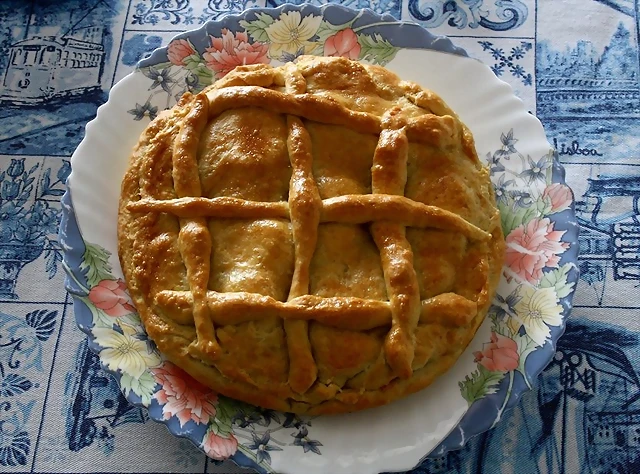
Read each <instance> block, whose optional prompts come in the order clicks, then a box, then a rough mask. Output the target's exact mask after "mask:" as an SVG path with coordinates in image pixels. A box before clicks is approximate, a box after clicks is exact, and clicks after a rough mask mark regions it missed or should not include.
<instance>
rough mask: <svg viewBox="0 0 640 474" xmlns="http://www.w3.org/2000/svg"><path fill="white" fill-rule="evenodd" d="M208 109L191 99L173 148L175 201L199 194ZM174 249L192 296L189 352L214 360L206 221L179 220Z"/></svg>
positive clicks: (199, 100)
mask: <svg viewBox="0 0 640 474" xmlns="http://www.w3.org/2000/svg"><path fill="white" fill-rule="evenodd" d="M208 108H209V104H208V102H207V101H206V100H205V98H204V97H202V96H197V97H196V98H195V100H194V104H193V108H192V110H191V112H190V113H189V115H187V117H186V118H185V120H184V123H183V125H182V128H181V129H180V133H179V134H178V137H177V139H176V141H175V144H174V147H173V186H174V189H175V192H176V195H177V196H178V197H179V198H184V197H200V196H201V193H202V190H201V186H200V176H199V175H198V163H197V161H196V160H197V158H196V157H197V151H198V144H199V141H200V135H201V134H202V130H203V129H204V127H205V125H206V124H207V119H208ZM178 245H179V249H180V253H181V254H182V258H183V259H184V264H185V267H186V269H187V278H188V281H189V286H190V289H191V294H192V295H193V319H194V322H195V327H196V333H197V340H196V341H194V343H193V344H192V349H193V350H194V351H195V352H196V353H204V354H206V355H208V356H210V357H212V358H214V359H215V357H216V355H217V353H218V352H219V351H220V347H219V345H218V342H217V340H216V334H215V329H214V327H213V324H212V322H211V317H210V315H209V306H208V305H207V302H206V295H207V289H208V288H207V285H208V282H209V271H210V269H211V235H210V234H209V229H208V227H207V221H206V219H204V218H202V217H193V218H181V219H180V234H179V236H178Z"/></svg>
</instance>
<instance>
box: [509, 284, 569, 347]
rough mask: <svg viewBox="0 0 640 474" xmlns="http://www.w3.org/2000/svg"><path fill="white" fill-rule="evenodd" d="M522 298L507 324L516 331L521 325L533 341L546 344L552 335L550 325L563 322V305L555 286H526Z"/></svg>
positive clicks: (557, 324)
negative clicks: (560, 303) (559, 301)
mask: <svg viewBox="0 0 640 474" xmlns="http://www.w3.org/2000/svg"><path fill="white" fill-rule="evenodd" d="M521 296H522V299H521V300H520V301H519V302H518V303H517V304H516V305H515V310H516V314H515V315H511V317H510V318H509V319H508V322H507V324H508V325H509V327H510V328H511V330H512V331H513V332H514V334H515V333H517V332H518V330H519V329H520V327H521V326H524V329H525V331H526V333H527V335H529V337H530V338H531V339H533V341H534V342H535V343H536V344H537V345H539V346H542V345H544V343H545V341H546V340H547V339H548V338H549V336H550V335H551V330H550V329H549V326H559V325H560V324H561V323H562V306H560V305H559V304H558V296H557V295H556V292H555V289H554V288H534V287H525V288H524V290H523V293H522V295H521Z"/></svg>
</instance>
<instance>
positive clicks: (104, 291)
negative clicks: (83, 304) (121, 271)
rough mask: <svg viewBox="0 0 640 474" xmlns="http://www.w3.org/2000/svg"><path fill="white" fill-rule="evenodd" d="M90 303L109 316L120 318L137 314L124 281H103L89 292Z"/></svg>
mask: <svg viewBox="0 0 640 474" xmlns="http://www.w3.org/2000/svg"><path fill="white" fill-rule="evenodd" d="M89 301H91V302H92V303H93V304H94V306H95V307H96V308H98V309H101V310H102V311H104V312H105V313H107V315H109V316H111V317H114V318H119V317H120V316H126V315H127V314H131V313H133V312H135V310H136V309H135V308H134V307H133V306H132V305H131V300H130V299H129V295H128V294H127V286H126V285H125V284H124V282H123V281H122V280H102V281H101V282H100V283H98V284H97V285H96V286H94V287H93V288H91V290H90V291H89Z"/></svg>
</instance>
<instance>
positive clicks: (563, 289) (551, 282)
mask: <svg viewBox="0 0 640 474" xmlns="http://www.w3.org/2000/svg"><path fill="white" fill-rule="evenodd" d="M573 267H574V264H573V263H565V264H564V265H562V266H561V267H558V268H555V269H554V270H552V271H550V272H546V273H545V274H544V275H543V276H542V279H541V280H540V288H555V290H556V293H557V295H558V298H564V297H566V296H569V294H570V293H571V290H573V287H574V286H575V283H573V282H571V283H570V282H568V281H567V276H568V274H569V271H570V270H571V269H572V268H573Z"/></svg>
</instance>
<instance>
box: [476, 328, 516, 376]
mask: <svg viewBox="0 0 640 474" xmlns="http://www.w3.org/2000/svg"><path fill="white" fill-rule="evenodd" d="M473 355H474V356H475V358H476V362H478V363H479V364H480V365H482V366H483V367H485V368H486V369H488V370H491V371H492V372H508V371H510V370H514V369H517V368H518V364H519V361H520V356H519V355H518V344H516V342H515V341H514V340H513V339H511V338H508V337H506V336H503V335H501V334H496V333H495V332H491V342H488V343H486V344H484V347H483V348H482V351H476V352H474V353H473Z"/></svg>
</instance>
